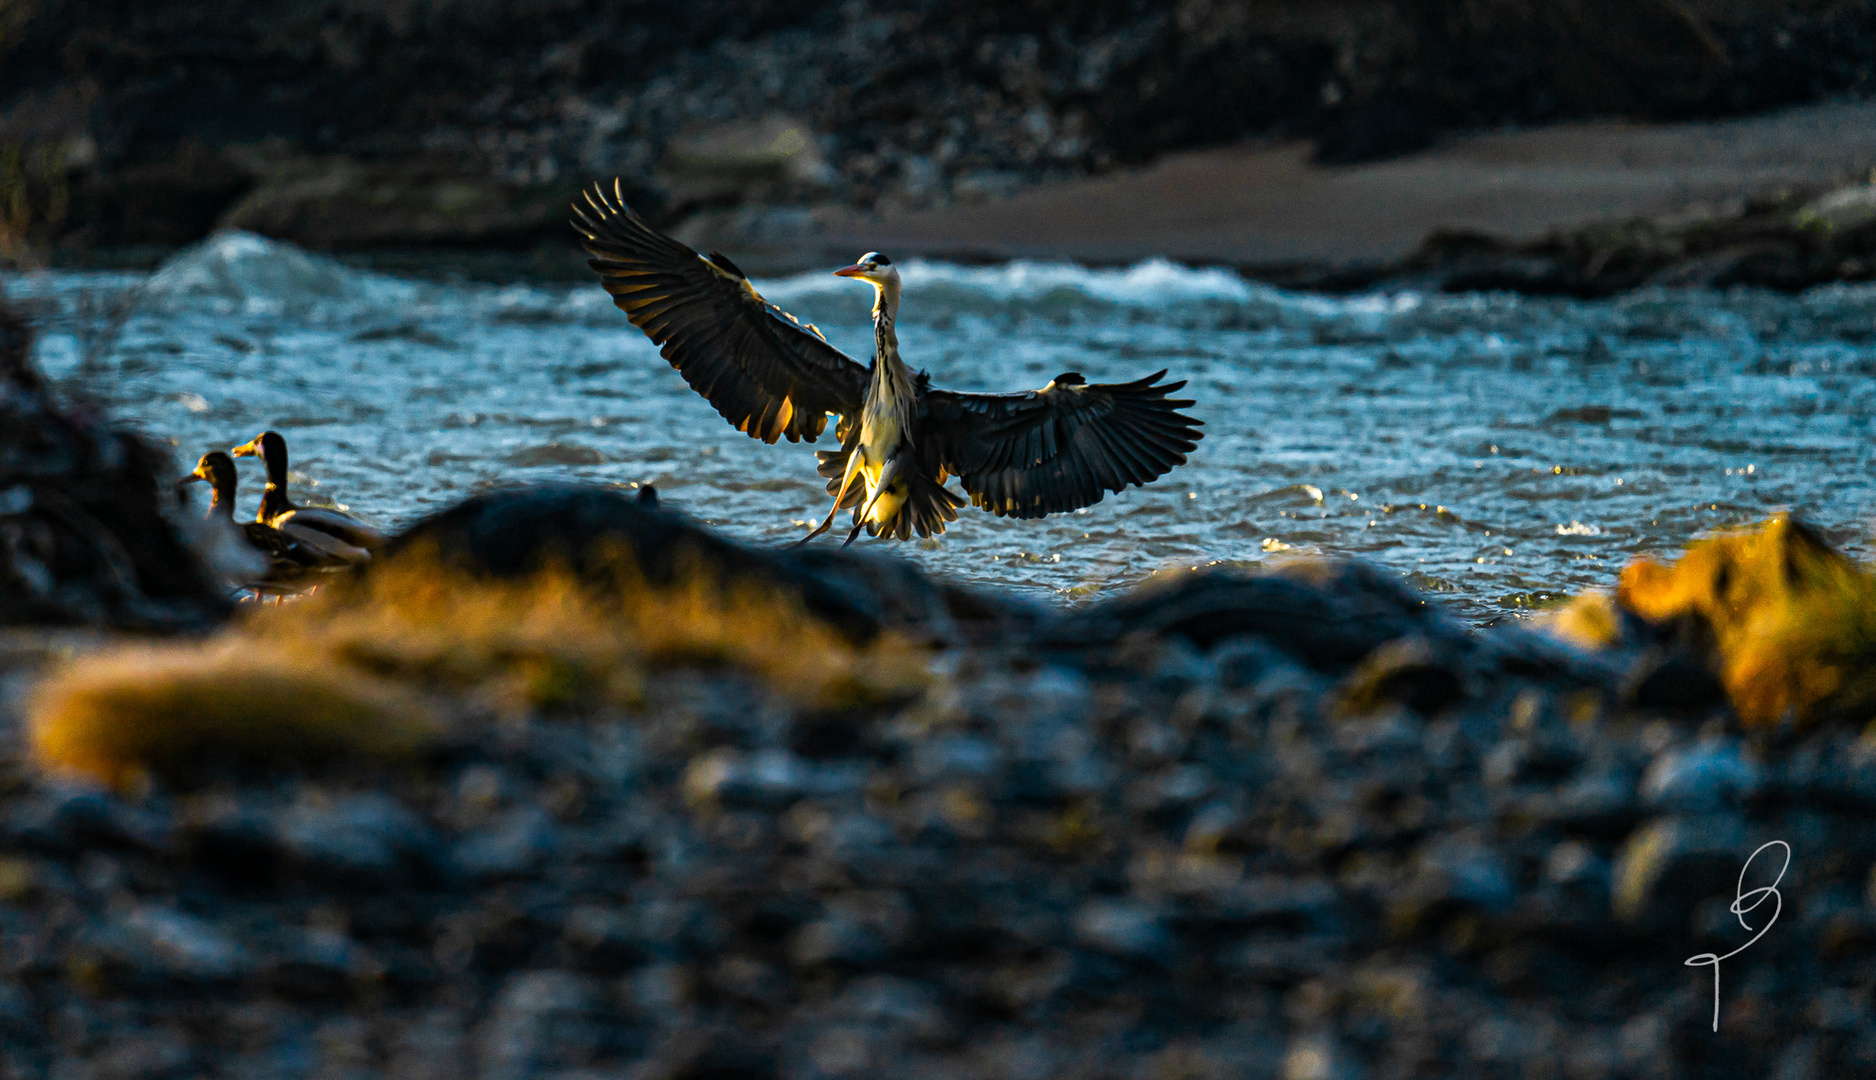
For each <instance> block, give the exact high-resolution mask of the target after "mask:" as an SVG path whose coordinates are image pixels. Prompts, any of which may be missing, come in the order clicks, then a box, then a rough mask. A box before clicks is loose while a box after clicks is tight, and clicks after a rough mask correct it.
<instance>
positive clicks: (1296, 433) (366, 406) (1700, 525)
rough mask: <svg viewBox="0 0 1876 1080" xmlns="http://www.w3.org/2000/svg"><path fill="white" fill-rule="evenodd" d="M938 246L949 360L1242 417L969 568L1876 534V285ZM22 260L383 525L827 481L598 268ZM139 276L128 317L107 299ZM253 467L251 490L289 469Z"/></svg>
mask: <svg viewBox="0 0 1876 1080" xmlns="http://www.w3.org/2000/svg"><path fill="white" fill-rule="evenodd" d="M902 271H903V273H904V276H905V280H906V300H905V306H904V310H903V312H902V314H901V322H900V325H899V335H900V342H901V346H902V348H903V349H904V353H905V356H906V357H907V359H908V360H909V361H910V362H912V363H913V364H914V365H916V366H921V367H924V368H926V369H928V370H929V371H930V372H931V373H932V376H933V379H934V381H936V382H937V383H938V384H940V385H943V386H947V387H954V388H957V389H982V390H1008V389H1018V388H1022V387H1029V386H1039V385H1041V384H1043V383H1044V382H1046V381H1047V380H1048V379H1049V378H1051V377H1052V376H1054V375H1055V374H1057V373H1058V372H1062V371H1068V370H1077V371H1081V372H1083V373H1084V374H1085V375H1086V376H1087V377H1088V378H1089V379H1090V380H1091V381H1119V380H1125V379H1132V378H1136V377H1138V376H1140V375H1143V374H1146V373H1148V372H1151V371H1155V370H1157V369H1159V368H1170V369H1171V370H1172V371H1173V372H1174V373H1175V374H1176V375H1177V376H1178V377H1183V378H1186V379H1189V380H1190V385H1189V386H1188V388H1187V390H1186V391H1185V393H1186V395H1187V396H1192V397H1196V398H1197V399H1198V402H1199V404H1198V405H1197V406H1196V407H1195V409H1194V410H1193V411H1194V412H1195V413H1196V414H1197V415H1198V416H1199V417H1201V418H1202V419H1203V420H1204V421H1205V423H1206V428H1205V431H1206V438H1205V440H1204V441H1203V442H1202V443H1201V444H1200V446H1199V448H1198V451H1197V452H1196V453H1195V454H1194V455H1193V457H1192V460H1191V462H1190V463H1189V464H1188V465H1187V466H1185V467H1183V468H1181V469H1178V470H1176V471H1175V472H1174V473H1172V474H1171V475H1170V476H1168V477H1166V478H1164V479H1162V480H1161V481H1159V482H1158V483H1156V484H1154V485H1152V486H1150V487H1147V488H1144V489H1132V490H1129V491H1128V492H1126V493H1125V494H1122V495H1120V496H1110V497H1109V498H1108V499H1107V500H1106V501H1105V502H1102V503H1100V504H1099V505H1097V506H1094V507H1092V508H1090V509H1088V510H1086V511H1083V512H1081V513H1078V514H1072V515H1064V516H1058V517H1053V518H1048V519H1045V520H1043V521H1039V522H1016V521H1005V520H1002V519H999V518H995V517H992V516H990V515H988V514H985V513H982V512H981V511H976V510H967V511H966V512H965V513H964V514H963V517H962V519H961V520H960V521H959V522H958V523H957V524H956V525H954V526H952V528H951V530H950V531H949V532H948V533H946V534H945V536H944V537H943V538H941V539H938V540H934V541H929V542H925V543H918V542H914V543H912V544H908V545H904V546H903V547H895V546H894V545H891V544H889V543H884V542H879V543H877V544H876V545H875V546H876V548H877V549H878V550H882V551H897V553H899V554H901V555H903V556H904V557H906V558H909V559H913V560H915V561H917V562H918V563H920V564H922V565H924V566H926V567H927V568H929V569H932V570H935V571H938V572H941V573H946V574H951V575H956V576H959V577H962V578H966V579H969V580H972V581H977V582H981V583H985V584H993V585H1001V586H1011V587H1016V588H1020V589H1025V590H1033V591H1035V592H1038V593H1042V594H1046V595H1052V596H1057V597H1076V596H1085V595H1090V594H1093V593H1097V592H1100V591H1102V590H1105V589H1110V588H1113V587H1115V586H1118V585H1122V584H1125V583H1127V582H1131V581H1135V580H1137V579H1139V578H1141V577H1142V576H1144V575H1146V574H1149V573H1151V572H1152V571H1154V570H1157V569H1161V568H1165V567H1172V566H1190V565H1196V564H1201V563H1205V562H1210V561H1214V560H1242V561H1246V562H1256V561H1259V560H1264V559H1270V558H1276V557H1283V556H1285V555H1288V554H1292V553H1323V554H1333V555H1358V556H1362V557H1364V558H1368V559H1372V560H1377V561H1379V562H1382V563H1385V564H1386V565H1388V566H1391V567H1393V568H1395V569H1396V570H1398V571H1400V572H1401V573H1402V574H1404V575H1407V576H1408V577H1409V578H1410V579H1411V580H1412V581H1413V583H1414V584H1415V585H1417V586H1419V587H1420V588H1423V589H1426V590H1430V591H1433V592H1436V593H1439V594H1441V595H1442V596H1443V598H1444V599H1446V600H1447V601H1448V602H1449V603H1451V604H1452V605H1453V606H1454V607H1455V608H1456V609H1458V610H1459V611H1460V612H1461V613H1463V614H1464V615H1466V616H1467V617H1468V618H1471V619H1473V620H1475V621H1487V620H1491V619H1494V618H1500V617H1503V616H1505V615H1506V614H1509V613H1515V612H1520V611H1525V610H1528V609H1530V608H1531V607H1532V606H1533V605H1538V604H1542V603H1544V602H1545V601H1546V599H1547V598H1554V597H1557V596H1559V595H1563V594H1567V593H1570V592H1573V591H1577V590H1580V589H1583V588H1586V587H1599V586H1607V585H1609V584H1610V583H1611V582H1612V581H1613V578H1614V576H1615V573H1616V572H1617V571H1618V570H1619V569H1620V567H1621V566H1622V564H1623V563H1624V562H1625V561H1626V560H1627V559H1628V558H1629V557H1630V556H1631V555H1633V554H1634V553H1636V552H1641V551H1666V550H1672V549H1675V548H1678V547H1679V546H1681V545H1682V544H1684V543H1685V542H1686V541H1687V540H1688V539H1689V538H1691V537H1693V536H1696V535H1698V534H1699V533H1701V532H1702V531H1704V530H1707V529H1711V528H1713V527H1716V526H1720V525H1726V524H1732V523H1738V522H1745V521H1752V520H1756V519H1758V518H1761V517H1763V516H1764V515H1766V514H1767V513H1769V512H1771V511H1774V510H1777V509H1784V508H1791V509H1796V510H1798V511H1800V512H1802V513H1803V514H1805V515H1806V516H1808V517H1809V518H1811V519H1812V520H1814V521H1816V522H1817V523H1819V524H1821V525H1823V526H1824V527H1825V528H1826V529H1827V530H1828V531H1829V532H1830V534H1831V535H1832V536H1833V537H1834V538H1835V539H1837V540H1838V541H1839V542H1842V543H1845V544H1847V545H1849V546H1850V547H1851V548H1852V549H1853V550H1857V551H1859V552H1862V551H1863V550H1864V549H1865V547H1866V544H1865V535H1866V532H1867V522H1866V519H1867V518H1868V516H1869V515H1870V512H1871V508H1872V506H1876V481H1873V480H1872V469H1871V458H1872V451H1871V446H1872V438H1871V436H1872V424H1873V423H1876V377H1873V376H1876V344H1873V343H1876V290H1872V289H1871V288H1868V287H1855V288H1825V289H1819V290H1814V291H1812V292H1810V293H1807V294H1804V295H1802V296H1796V297H1790V296H1780V295H1774V294H1770V293H1764V292H1752V291H1734V292H1724V293H1716V292H1698V291H1694V292H1683V291H1646V292H1640V293H1636V294H1633V295H1630V296H1626V297H1623V298H1620V299H1616V300H1611V301H1604V302H1594V303H1587V302H1580V301H1572V300H1560V299H1533V298H1528V297H1518V296H1512V295H1499V294H1492V295H1458V296H1447V295H1429V294H1420V293H1390V294H1379V295H1369V296H1360V297H1352V298H1325V297H1317V296H1309V295H1302V294H1293V293H1285V292H1282V291H1279V290H1275V289H1270V288H1266V287H1264V286H1261V285H1256V284H1253V283H1249V282H1246V281H1244V280H1242V279H1240V278H1238V277H1236V276H1234V275H1231V274H1229V273H1226V272H1223V271H1194V270H1187V269H1182V268H1178V267H1174V266H1171V265H1168V264H1165V263H1157V262H1155V263H1146V264H1142V265H1140V266H1136V267H1133V268H1131V269H1126V270H1085V269H1080V268H1076V267H1071V266H1058V265H1044V264H1027V263H1016V264H1011V265H1007V266H1002V267H959V266H951V265H945V264H931V263H918V262H912V263H910V264H908V265H904V266H902ZM7 285H8V288H9V290H10V292H11V293H12V294H13V295H14V296H15V297H16V298H20V299H24V300H26V301H27V302H28V303H30V304H32V305H33V306H34V307H35V308H36V310H37V311H38V314H39V317H40V320H41V322H42V325H44V326H45V328H46V331H47V333H46V336H45V337H44V338H43V339H42V342H41V345H40V353H41V359H42V362H43V363H44V365H45V367H46V368H47V370H48V372H49V373H50V374H52V375H53V376H54V377H55V378H58V379H61V380H70V381H72V382H75V383H82V384H83V385H85V386H87V387H88V388H89V389H90V391H91V392H92V393H93V394H94V395H95V396H96V397H98V398H99V399H101V400H102V402H103V403H104V404H105V405H107V406H108V407H109V409H110V410H111V411H112V412H113V413H114V414H115V415H117V416H119V417H122V418H124V419H126V420H127V421H129V422H130V423H132V424H134V425H136V426H138V427H140V428H142V429H144V430H146V431H148V432H150V433H152V434H154V435H156V436H158V437H160V438H162V439H165V440H167V441H169V442H171V443H172V445H173V446H174V447H175V448H176V454H177V460H178V462H179V463H181V464H183V465H184V466H185V467H186V465H187V464H188V463H192V462H193V460H194V458H195V457H196V455H198V454H200V453H201V452H202V451H204V450H207V449H210V448H214V447H224V448H225V447H228V446H230V445H233V444H235V443H238V442H241V441H245V440H246V439H248V438H250V437H251V436H252V435H254V434H255V433H256V432H257V431H259V430H261V429H262V428H265V427H273V428H277V429H279V430H280V431H281V432H282V433H284V434H285V435H286V436H287V439H288V441H289V443H290V445H291V448H292V454H293V469H294V472H295V474H296V477H295V479H296V483H298V484H299V485H300V492H301V493H302V494H304V495H309V496H314V497H323V498H327V499H331V500H335V501H337V502H339V503H341V504H343V505H346V506H349V507H351V508H352V509H353V510H355V511H357V512H361V513H363V514H364V515H366V516H367V517H369V518H371V519H373V520H375V521H377V522H379V523H381V524H385V525H389V526H397V525H401V524H404V523H406V522H409V521H410V520H412V519H414V518H415V517H416V516H418V515H419V514H422V513H424V512H426V511H429V510H433V509H436V508H438V507H441V506H444V505H447V504H449V503H451V502H453V501H455V500H457V499H460V498H462V497H463V496H465V495H467V494H469V493H471V492H473V491H475V490H477V489H479V488H482V487H484V486H486V485H490V484H497V483H502V482H506V481H518V480H541V479H549V478H554V477H577V478H580V479H584V480H594V481H602V482H612V483H633V482H645V481H652V482H656V483H657V484H658V486H659V489H660V491H661V492H662V493H663V494H664V495H665V496H666V498H667V499H668V501H669V503H670V504H671V505H675V506H677V507H680V508H682V509H684V510H686V511H688V512H689V513H691V514H693V515H695V516H697V517H698V518H701V519H703V520H705V521H707V522H710V523H712V524H715V525H718V526H720V527H722V528H724V529H726V530H728V531H729V532H731V533H733V534H735V535H738V536H740V537H743V538H745V539H747V540H751V541H755V542H759V543H779V542H783V541H786V540H789V539H792V538H793V537H794V536H796V535H798V534H799V533H800V532H801V531H802V530H803V529H804V528H805V523H806V522H807V521H808V520H809V519H811V518H813V519H818V517H819V515H821V514H822V513H825V511H826V498H827V497H826V495H825V494H824V493H823V491H822V487H821V482H820V480H819V478H818V477H816V475H815V473H814V457H813V449H814V447H812V446H809V445H806V444H800V445H790V444H787V443H782V444H778V445H776V446H773V447H770V446H764V445H762V444H761V443H758V442H756V441H755V440H753V439H749V438H747V437H745V436H742V435H740V434H737V433H736V432H734V431H733V430H731V429H730V427H729V426H728V425H727V424H725V423H724V422H723V421H722V420H721V419H720V418H719V417H718V416H717V415H716V414H715V412H714V411H712V410H711V409H710V407H709V406H708V405H707V404H706V403H705V402H704V401H703V400H702V399H701V398H699V397H698V396H696V395H695V394H693V393H692V392H691V391H690V389H689V388H688V387H687V386H686V385H685V384H684V382H683V380H682V379H681V378H680V377H679V376H678V375H677V374H676V373H675V372H673V371H671V370H670V368H669V367H668V366H667V365H666V364H665V363H664V361H663V360H662V359H660V358H659V356H658V355H657V352H656V351H655V350H654V349H653V348H652V346H651V345H650V344H649V343H648V342H647V341H646V340H645V339H644V338H643V336H641V335H640V334H639V332H638V331H637V330H635V329H633V328H632V327H631V326H630V325H629V324H628V323H627V322H626V321H625V318H624V316H623V315H621V314H620V313H619V312H618V311H616V310H615V309H614V308H613V307H612V305H611V303H610V298H609V297H607V296H606V295H605V293H603V292H602V291H601V290H600V289H599V287H598V286H597V285H587V286H562V285H538V286H537V285H511V286H505V287H497V286H489V285H479V284H467V283H465V284H438V283H434V282H424V281H414V280H402V279H396V278H391V277H387V276H383V275H379V274H373V273H368V272H365V271H361V270H355V269H351V268H348V267H345V266H342V265H340V264H338V263H335V262H331V261H328V260H325V259H321V258H318V257H314V256H309V255H307V254H305V253H302V252H300V251H297V250H295V249H292V248H290V247H286V246H284V245H277V244H273V243H270V242H268V241H264V240H260V239H258V238H255V237H251V236H246V235H242V234H230V235H224V236H221V237H218V238H216V239H214V240H211V241H209V242H207V243H206V244H204V245H202V246H200V247H198V248H196V249H193V250H191V251H188V252H185V253H182V254H181V255H179V256H177V257H176V258H175V259H173V260H171V262H170V263H168V264H166V265H165V266H164V267H163V268H162V269H161V270H160V271H158V272H157V273H156V274H155V275H154V276H149V275H138V274H128V273H76V272H71V273H65V272H62V273H55V274H51V275H41V276H38V277H30V278H17V279H14V280H11V281H9V282H8V283H7ZM761 287H762V289H763V291H764V293H765V295H767V296H769V297H770V298H771V299H773V300H775V301H776V302H778V303H780V304H782V306H784V307H786V308H787V309H789V310H790V311H792V312H794V313H795V314H796V315H798V316H800V317H801V318H802V319H804V320H808V321H813V322H816V323H818V324H819V325H820V327H821V328H822V329H823V330H824V331H825V332H826V334H827V336H828V337H829V338H830V339H831V340H832V341H833V342H834V343H835V344H836V345H838V346H840V347H842V348H844V349H846V350H847V351H848V352H849V353H850V354H851V355H854V356H856V357H860V358H864V357H865V355H866V350H868V349H870V348H871V344H872V335H871V328H870V324H869V322H868V307H869V304H870V300H871V293H870V290H868V289H865V288H863V287H860V286H858V285H856V284H854V283H852V282H848V281H844V280H841V279H838V278H834V277H832V276H831V275H822V274H812V275H804V276H801V277H796V278H789V279H786V280H781V281H771V282H765V283H762V285H761ZM130 301H134V303H135V307H134V309H133V314H132V315H131V316H130V317H129V319H128V321H127V322H125V323H123V326H122V332H121V334H119V335H117V336H116V338H115V339H114V340H110V341H106V339H105V338H103V337H101V336H100V334H99V328H100V327H101V326H104V325H105V324H107V323H108V322H109V315H110V312H111V311H112V310H113V309H114V307H115V306H116V305H119V304H123V303H126V302H130ZM101 343H102V344H101ZM87 352H89V353H90V354H91V362H90V363H89V364H88V365H87V364H86V363H85V362H84V358H85V355H86V353H87ZM822 445H823V446H824V445H826V443H825V442H823V444H822ZM242 468H243V476H244V481H243V482H244V490H243V498H242V505H243V507H248V506H251V505H252V504H253V502H254V501H255V500H256V499H257V498H258V495H259V483H258V477H259V473H258V466H257V465H255V464H254V463H251V462H248V463H244V464H243V466H242ZM954 483H955V481H954Z"/></svg>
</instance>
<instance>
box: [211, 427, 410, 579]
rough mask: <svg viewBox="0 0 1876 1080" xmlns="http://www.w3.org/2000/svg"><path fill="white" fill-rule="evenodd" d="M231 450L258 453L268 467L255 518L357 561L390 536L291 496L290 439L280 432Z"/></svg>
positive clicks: (250, 454) (264, 434)
mask: <svg viewBox="0 0 1876 1080" xmlns="http://www.w3.org/2000/svg"><path fill="white" fill-rule="evenodd" d="M229 453H231V454H233V455H234V456H235V457H258V458H260V459H261V462H262V463H263V464H264V465H266V467H267V488H266V490H264V491H262V492H261V505H260V511H259V512H258V513H257V514H256V515H255V517H254V520H255V521H257V522H259V523H261V524H263V525H268V526H271V527H272V528H275V529H277V530H279V531H280V532H282V533H284V534H285V535H287V536H290V537H292V538H293V539H295V540H298V541H299V542H301V543H303V544H308V545H311V546H312V547H314V548H315V549H317V550H320V551H324V552H326V553H328V554H331V555H334V556H337V557H341V558H345V559H349V560H351V561H353V562H368V561H370V559H371V552H372V551H374V550H376V549H377V548H380V547H383V546H384V544H385V543H386V542H387V541H388V540H389V539H390V538H389V537H388V536H386V535H385V534H384V533H383V532H380V531H379V530H377V529H375V528H372V527H371V526H370V525H367V524H365V523H364V522H362V521H360V520H358V519H357V518H355V517H353V516H352V515H350V514H345V513H341V512H339V511H337V510H331V509H327V508H326V507H323V506H300V505H298V504H296V503H295V502H294V501H293V500H292V499H290V498H288V497H287V440H286V439H285V438H284V437H283V436H282V435H281V434H280V433H279V432H277V431H263V432H261V433H260V434H259V435H256V436H254V438H252V439H250V440H248V441H247V442H245V443H242V444H241V445H240V446H237V447H235V448H234V449H233V450H231V451H229Z"/></svg>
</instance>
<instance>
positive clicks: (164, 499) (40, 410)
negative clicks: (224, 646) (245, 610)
mask: <svg viewBox="0 0 1876 1080" xmlns="http://www.w3.org/2000/svg"><path fill="white" fill-rule="evenodd" d="M32 339H33V335H32V331H31V329H30V328H29V327H28V326H27V324H26V322H25V320H24V319H23V318H22V317H21V316H20V315H19V314H18V313H17V312H16V311H14V310H13V309H12V308H10V307H8V306H7V305H6V302H5V299H4V298H3V297H0V626H6V625H12V626H73V625H88V626H108V627H115V628H118V629H125V630H155V631H175V630H185V629H188V630H200V629H205V628H207V627H209V626H212V625H214V624H215V623H217V622H219V621H220V620H221V619H222V618H223V617H225V616H226V615H227V614H228V613H229V612H230V611H231V610H232V608H231V606H230V604H229V602H228V600H227V598H226V596H225V595H224V594H223V593H222V591H221V590H220V589H219V588H217V587H216V586H215V585H214V583H213V582H212V581H211V579H210V576H209V572H208V570H207V568H206V567H205V566H204V564H203V562H202V560H201V558H200V557H199V556H198V555H197V553H196V552H195V550H194V549H193V548H191V547H190V545H189V544H188V543H186V542H185V539H184V536H183V534H182V532H181V531H180V529H179V528H178V525H177V521H178V520H180V518H179V517H178V516H173V515H179V513H180V508H179V507H178V506H176V505H175V503H174V496H173V494H172V488H171V479H172V476H173V466H172V465H171V463H170V462H169V460H168V458H167V456H166V455H164V454H163V453H162V452H161V451H159V450H157V449H156V448H155V447H154V446H153V445H151V444H150V443H148V442H146V441H144V440H143V439H141V438H139V437H137V436H135V435H131V434H127V433H124V432H121V431H117V430H114V429H113V428H112V427H111V425H110V424H109V422H108V421H106V420H105V419H104V418H103V417H101V416H98V415H97V414H95V413H92V412H89V411H87V410H86V409H84V408H83V407H82V406H80V407H73V406H69V405H62V404H61V403H59V402H58V401H57V400H56V398H55V395H54V394H53V392H52V390H51V388H50V387H49V386H47V385H46V383H45V382H44V380H43V379H41V378H40V376H39V374H38V372H37V371H35V370H34V368H33V365H32V359H31V350H32ZM166 504H167V505H166Z"/></svg>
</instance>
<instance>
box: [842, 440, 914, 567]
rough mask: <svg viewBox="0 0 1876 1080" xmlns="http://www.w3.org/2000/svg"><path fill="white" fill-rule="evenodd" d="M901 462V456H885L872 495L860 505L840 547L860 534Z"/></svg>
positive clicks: (902, 461) (895, 474) (902, 460)
mask: <svg viewBox="0 0 1876 1080" xmlns="http://www.w3.org/2000/svg"><path fill="white" fill-rule="evenodd" d="M903 463H904V459H903V458H900V457H898V456H897V455H894V456H893V457H889V458H887V459H886V464H885V465H883V466H881V467H880V470H879V483H878V484H876V485H874V487H873V494H872V497H871V498H869V499H867V500H866V502H865V503H864V504H863V505H862V506H861V507H860V514H859V516H858V517H856V518H854V519H853V528H852V530H850V531H849V532H848V533H847V539H845V540H844V541H842V542H841V545H840V546H841V547H846V546H847V545H848V544H851V543H853V541H854V538H855V537H857V536H859V535H860V530H861V529H863V528H865V527H866V519H867V518H868V517H870V516H872V513H873V505H874V504H875V503H877V502H879V497H880V496H881V495H884V494H886V489H887V488H889V487H891V486H892V482H893V480H894V478H896V477H897V476H898V475H899V469H900V467H901V466H902V464H903Z"/></svg>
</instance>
